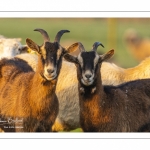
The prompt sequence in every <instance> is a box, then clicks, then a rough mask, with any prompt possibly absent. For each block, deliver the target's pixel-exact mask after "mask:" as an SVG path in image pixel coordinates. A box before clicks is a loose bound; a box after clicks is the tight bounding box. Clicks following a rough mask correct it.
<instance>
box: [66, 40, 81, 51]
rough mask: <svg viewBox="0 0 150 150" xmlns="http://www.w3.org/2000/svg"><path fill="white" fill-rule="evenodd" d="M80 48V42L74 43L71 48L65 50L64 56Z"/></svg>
mask: <svg viewBox="0 0 150 150" xmlns="http://www.w3.org/2000/svg"><path fill="white" fill-rule="evenodd" d="M78 47H79V43H78V42H77V43H74V44H72V45H71V46H69V47H68V48H65V50H64V54H66V53H71V52H74V51H76V50H77V49H78Z"/></svg>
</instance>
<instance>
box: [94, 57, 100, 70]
mask: <svg viewBox="0 0 150 150" xmlns="http://www.w3.org/2000/svg"><path fill="white" fill-rule="evenodd" d="M98 60H99V55H98V54H96V57H95V58H94V69H95V66H96V64H97V63H98Z"/></svg>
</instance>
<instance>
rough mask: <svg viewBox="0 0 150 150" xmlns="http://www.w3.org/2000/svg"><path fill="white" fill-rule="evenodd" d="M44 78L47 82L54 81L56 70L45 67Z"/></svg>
mask: <svg viewBox="0 0 150 150" xmlns="http://www.w3.org/2000/svg"><path fill="white" fill-rule="evenodd" d="M44 77H45V78H46V79H47V80H49V81H50V80H53V79H55V78H56V77H57V68H54V67H45V69H44Z"/></svg>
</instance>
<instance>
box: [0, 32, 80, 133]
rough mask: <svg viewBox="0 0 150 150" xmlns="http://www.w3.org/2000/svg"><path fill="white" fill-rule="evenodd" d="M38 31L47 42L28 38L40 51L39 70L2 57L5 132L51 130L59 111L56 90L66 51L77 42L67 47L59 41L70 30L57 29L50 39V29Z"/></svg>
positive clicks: (0, 109) (0, 104) (0, 102)
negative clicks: (52, 38) (41, 42)
mask: <svg viewBox="0 0 150 150" xmlns="http://www.w3.org/2000/svg"><path fill="white" fill-rule="evenodd" d="M35 31H39V32H40V33H41V34H42V36H43V38H44V44H43V45H42V46H39V45H37V44H36V43H35V42H33V41H32V40H31V39H26V43H27V45H28V47H29V48H31V49H32V50H34V51H36V52H37V53H38V62H37V67H36V71H35V72H34V71H33V69H32V68H31V67H30V66H29V65H28V64H27V62H26V61H24V60H22V59H20V58H13V59H7V58H4V59H2V60H1V61H0V83H1V84H0V118H1V123H0V127H1V128H2V130H4V131H5V132H8V131H9V132H49V131H52V129H51V128H52V125H53V123H54V121H55V119H56V117H57V114H58V111H59V103H58V99H57V96H56V94H55V89H56V84H57V78H58V75H59V72H60V69H61V65H62V57H63V55H64V54H65V53H68V52H72V51H74V50H75V49H76V47H77V46H78V43H75V44H73V45H71V46H70V47H69V48H68V49H65V48H63V47H62V46H61V45H60V44H59V42H60V38H61V36H62V35H63V34H64V33H65V32H69V31H68V30H61V31H59V32H58V33H57V35H56V37H55V41H54V42H53V43H52V42H50V39H49V36H48V34H47V32H46V31H45V30H43V29H35Z"/></svg>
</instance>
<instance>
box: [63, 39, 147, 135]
mask: <svg viewBox="0 0 150 150" xmlns="http://www.w3.org/2000/svg"><path fill="white" fill-rule="evenodd" d="M99 45H102V44H101V43H100V42H95V43H94V44H93V49H92V50H91V51H85V48H84V46H83V45H82V44H81V43H80V50H81V52H80V53H79V55H78V56H77V57H75V56H72V55H70V54H66V55H65V56H64V58H65V59H66V60H67V61H69V62H72V63H74V64H75V66H76V70H77V79H78V92H79V106H80V125H81V128H82V129H83V131H84V132H148V131H150V79H141V80H135V81H130V82H127V83H124V84H121V85H118V86H104V85H102V78H101V71H100V69H101V65H102V63H103V61H105V60H107V59H109V58H111V57H112V56H113V54H114V50H110V51H108V52H107V53H105V54H103V55H99V54H98V53H97V52H96V50H97V47H98V46H99ZM102 46H103V45H102Z"/></svg>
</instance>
